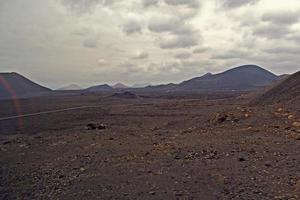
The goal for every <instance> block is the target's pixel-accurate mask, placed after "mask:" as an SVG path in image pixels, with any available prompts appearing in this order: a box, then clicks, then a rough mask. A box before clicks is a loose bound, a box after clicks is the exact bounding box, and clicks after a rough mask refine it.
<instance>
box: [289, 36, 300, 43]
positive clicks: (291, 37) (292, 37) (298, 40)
mask: <svg viewBox="0 0 300 200" xmlns="http://www.w3.org/2000/svg"><path fill="white" fill-rule="evenodd" d="M287 39H288V40H290V41H293V42H296V43H298V44H300V35H290V36H288V37H287Z"/></svg>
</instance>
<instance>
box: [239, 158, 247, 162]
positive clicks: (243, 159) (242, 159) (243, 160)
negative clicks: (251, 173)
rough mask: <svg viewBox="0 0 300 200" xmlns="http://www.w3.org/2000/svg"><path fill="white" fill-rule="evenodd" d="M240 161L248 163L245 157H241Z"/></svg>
mask: <svg viewBox="0 0 300 200" xmlns="http://www.w3.org/2000/svg"><path fill="white" fill-rule="evenodd" d="M238 160H239V161H240V162H245V161H246V159H245V158H244V157H240V158H239V159H238Z"/></svg>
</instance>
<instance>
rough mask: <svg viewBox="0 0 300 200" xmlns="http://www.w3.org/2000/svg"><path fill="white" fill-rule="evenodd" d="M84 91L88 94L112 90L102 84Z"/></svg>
mask: <svg viewBox="0 0 300 200" xmlns="http://www.w3.org/2000/svg"><path fill="white" fill-rule="evenodd" d="M85 90H86V91H88V92H108V91H113V90H114V88H112V87H111V86H109V85H107V84H103V85H96V86H92V87H89V88H87V89H85Z"/></svg>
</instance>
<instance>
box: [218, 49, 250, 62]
mask: <svg viewBox="0 0 300 200" xmlns="http://www.w3.org/2000/svg"><path fill="white" fill-rule="evenodd" d="M248 56H249V54H248V53H247V52H244V51H238V50H230V51H226V52H224V53H219V54H215V55H213V56H212V59H217V60H218V59H220V60H229V59H242V58H247V57H248Z"/></svg>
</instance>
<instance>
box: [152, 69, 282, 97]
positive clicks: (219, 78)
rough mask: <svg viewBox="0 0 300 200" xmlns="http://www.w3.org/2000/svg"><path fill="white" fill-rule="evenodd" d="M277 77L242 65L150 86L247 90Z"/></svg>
mask: <svg viewBox="0 0 300 200" xmlns="http://www.w3.org/2000/svg"><path fill="white" fill-rule="evenodd" d="M278 79H279V77H278V76H276V75H275V74H273V73H271V72H269V71H267V70H265V69H263V68H261V67H259V66H256V65H243V66H240V67H236V68H233V69H230V70H227V71H225V72H222V73H219V74H211V73H207V74H205V75H204V76H201V77H196V78H193V79H190V80H187V81H184V82H182V83H180V84H167V85H159V86H152V87H151V89H152V90H155V89H157V90H164V91H178V90H179V91H206V92H211V91H213V92H214V91H247V90H254V89H258V88H261V87H265V86H267V85H270V84H272V83H273V82H274V81H277V80H278Z"/></svg>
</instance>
